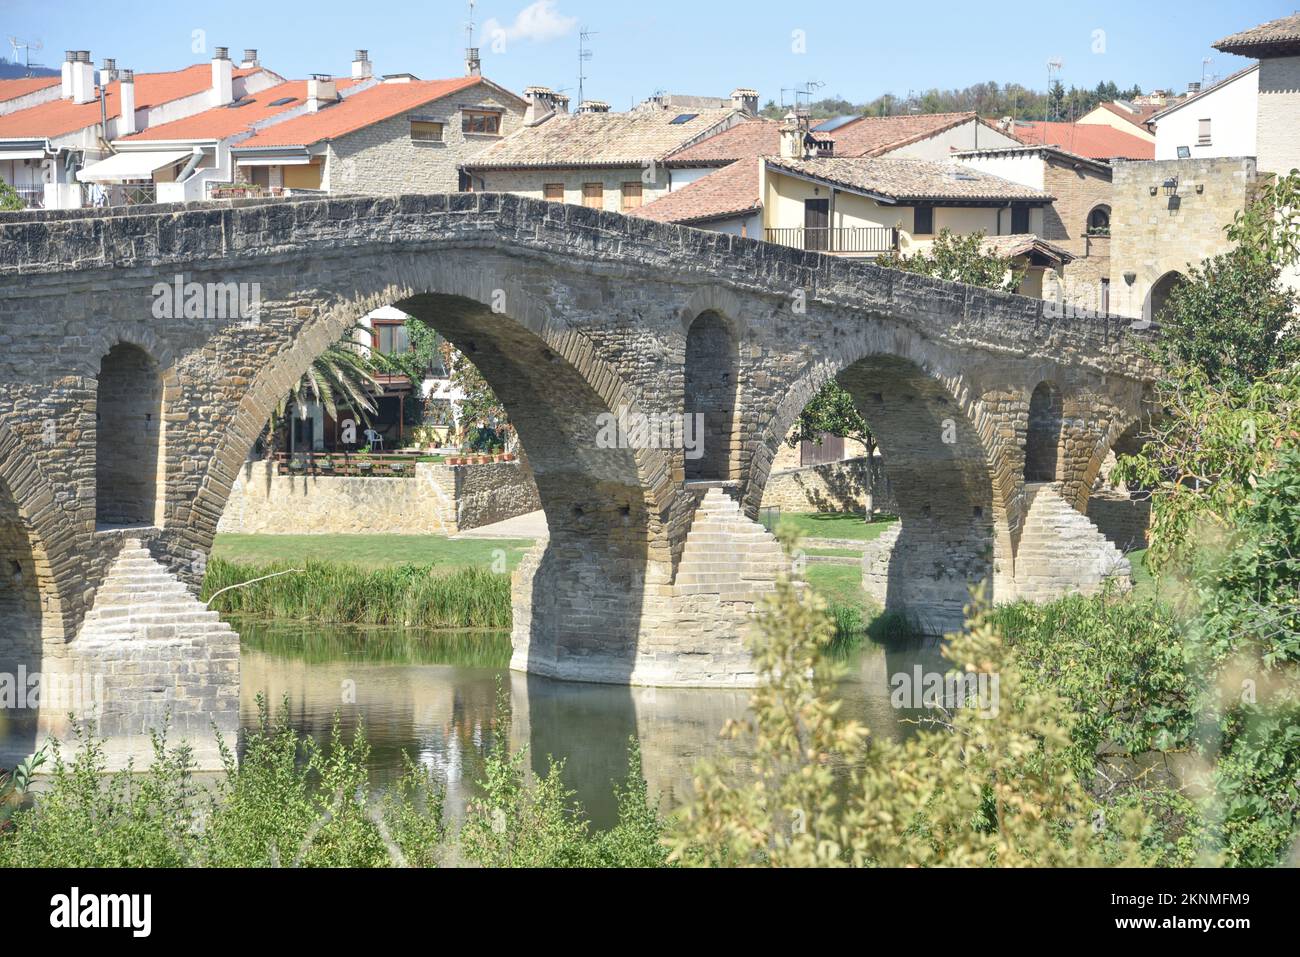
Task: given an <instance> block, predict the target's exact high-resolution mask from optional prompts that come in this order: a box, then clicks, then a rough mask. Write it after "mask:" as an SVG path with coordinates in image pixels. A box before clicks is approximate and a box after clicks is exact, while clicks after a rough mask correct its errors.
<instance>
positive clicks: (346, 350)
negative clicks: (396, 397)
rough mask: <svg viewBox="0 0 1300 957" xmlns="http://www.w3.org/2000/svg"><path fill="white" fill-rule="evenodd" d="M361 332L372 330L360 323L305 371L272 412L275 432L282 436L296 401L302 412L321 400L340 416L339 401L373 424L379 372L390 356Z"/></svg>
mask: <svg viewBox="0 0 1300 957" xmlns="http://www.w3.org/2000/svg"><path fill="white" fill-rule="evenodd" d="M358 331H361V332H365V333H366V334H367V335H369V333H370V329H369V328H368V327H367V326H364V325H362V324H361V323H357V324H356V325H355V326H353V327H352V329H350V330H349V331H348V332H347V333H346V334H345V335H344V336H343V337H342V338H341V339H339V341H338V342H336V343H334V344H333V345H332V346H330V347H329V348H328V349H326V350H325V351H324V352H323V353H321V354H320V355H319V356H318V357H317V358H316V359H315V360H314V361H313V362H312V364H311V366H310V367H309V368H308V369H307V371H306V372H305V373H303V375H302V378H300V379H299V380H298V381H297V382H296V383H294V386H293V388H292V389H291V390H290V391H289V393H288V394H287V395H284V396H282V397H281V398H280V401H279V402H278V403H276V407H275V411H274V412H273V413H272V415H271V434H272V436H275V435H278V434H279V431H280V423H281V422H282V421H283V420H284V418H285V417H286V414H287V412H288V409H289V405H290V403H291V402H292V403H293V405H295V406H296V407H297V408H298V410H299V411H300V413H305V412H306V409H307V403H308V402H309V401H314V402H319V403H320V404H321V405H322V406H323V407H324V409H325V411H326V412H328V413H329V415H330V418H332V419H337V418H338V414H339V410H338V406H339V402H340V401H342V402H343V404H344V406H345V407H347V408H352V409H355V410H356V411H357V412H358V413H359V414H360V416H361V419H362V421H363V422H364V423H365V424H366V425H367V426H369V425H370V416H372V415H374V414H375V413H376V412H378V406H377V405H376V403H375V394H376V393H378V392H379V391H380V389H381V388H382V387H381V386H380V384H379V380H378V379H377V378H376V377H375V374H376V373H377V372H379V371H382V370H385V369H387V368H388V365H389V363H388V359H387V357H386V356H384V355H383V354H382V353H379V352H376V351H375V350H374V348H373V347H371V346H370V344H369V343H367V342H362V341H360V340H358V338H357V337H356V333H357V332H358Z"/></svg>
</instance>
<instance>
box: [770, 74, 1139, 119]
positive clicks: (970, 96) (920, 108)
mask: <svg viewBox="0 0 1300 957" xmlns="http://www.w3.org/2000/svg"><path fill="white" fill-rule="evenodd" d="M909 92H910V95H909V96H896V95H894V94H893V93H885V94H883V95H882V96H878V97H876V98H875V99H874V100H872V101H870V102H869V103H853V102H850V101H849V100H846V99H844V98H842V97H827V98H825V99H821V100H814V101H813V102H812V103H810V104H808V108H809V110H810V111H811V114H812V116H813V118H814V119H826V118H828V117H832V116H895V115H899V114H907V113H964V112H968V111H971V110H974V111H975V112H977V113H979V114H980V115H981V116H986V117H1002V116H1011V117H1015V118H1016V119H1018V120H1041V119H1044V118H1046V119H1049V120H1071V119H1074V118H1075V117H1079V116H1082V115H1083V114H1084V113H1087V112H1088V111H1089V110H1091V109H1092V108H1093V107H1094V106H1096V105H1097V104H1098V103H1104V102H1107V101H1109V100H1126V99H1132V98H1133V97H1135V96H1140V95H1141V93H1142V88H1141V87H1140V86H1138V85H1137V84H1134V85H1133V86H1131V87H1128V88H1127V89H1125V88H1123V87H1120V86H1117V85H1116V84H1115V83H1113V82H1107V83H1098V84H1097V86H1096V87H1095V88H1094V89H1091V90H1086V89H1078V88H1077V87H1070V88H1069V89H1066V88H1065V87H1064V86H1062V85H1061V83H1060V81H1057V82H1056V83H1055V84H1054V85H1053V87H1052V89H1051V91H1050V92H1047V93H1044V92H1043V91H1041V90H1030V89H1028V88H1026V87H1023V86H1021V85H1020V84H1019V83H994V82H991V81H990V82H988V83H976V84H974V85H973V86H968V87H966V88H965V89H962V90H939V89H932V90H912V91H909ZM785 112H786V110H784V109H782V108H781V107H780V106H778V105H777V104H776V103H774V102H772V101H771V100H769V101H768V103H767V105H766V106H765V107H763V115H764V116H767V117H770V118H772V119H780V118H781V116H782V115H783V114H784V113H785Z"/></svg>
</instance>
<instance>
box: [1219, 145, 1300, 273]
mask: <svg viewBox="0 0 1300 957" xmlns="http://www.w3.org/2000/svg"><path fill="white" fill-rule="evenodd" d="M1227 233H1228V238H1229V239H1231V240H1232V241H1233V242H1235V243H1237V245H1238V246H1239V247H1240V248H1241V250H1242V251H1243V252H1244V253H1245V254H1246V255H1247V256H1249V257H1250V258H1251V259H1252V260H1253V261H1255V262H1262V263H1268V264H1269V265H1271V266H1273V267H1275V268H1277V269H1286V268H1287V267H1288V266H1291V265H1294V264H1295V263H1296V262H1297V261H1300V170H1294V169H1293V170H1291V172H1290V173H1288V174H1287V175H1286V176H1273V177H1271V178H1270V179H1269V180H1268V181H1267V182H1266V183H1265V184H1264V186H1263V187H1262V188H1261V189H1260V191H1259V193H1258V195H1257V196H1256V197H1255V201H1254V202H1252V203H1250V204H1248V205H1247V206H1246V208H1245V209H1243V210H1240V211H1238V212H1237V214H1236V215H1235V216H1234V217H1233V220H1232V224H1231V225H1230V226H1228V227H1227Z"/></svg>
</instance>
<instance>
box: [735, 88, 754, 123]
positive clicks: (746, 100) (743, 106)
mask: <svg viewBox="0 0 1300 957" xmlns="http://www.w3.org/2000/svg"><path fill="white" fill-rule="evenodd" d="M731 108H732V109H733V110H740V111H741V112H742V113H745V114H746V115H748V116H758V90H751V89H749V88H748V87H743V86H742V87H739V88H738V89H735V90H732V91H731Z"/></svg>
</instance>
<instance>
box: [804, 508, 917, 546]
mask: <svg viewBox="0 0 1300 957" xmlns="http://www.w3.org/2000/svg"><path fill="white" fill-rule="evenodd" d="M896 521H897V519H896V518H894V517H893V516H892V515H891V516H878V517H877V518H876V520H875V521H873V522H871V523H870V524H868V523H867V522H866V521H864V520H863V518H862V516H861V515H853V514H849V513H845V512H782V513H781V521H780V523H779V524H780V525H783V526H790V527H793V528H795V529H796V530H797V531H798V532H799V534H800V535H802V536H804V537H805V538H854V539H859V540H861V541H863V542H869V541H872V540H873V539H876V538H879V537H880V535H881V533H882V532H884V530H885V529H887V528H888V527H889V526H890V525H892V524H894V522H896Z"/></svg>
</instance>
